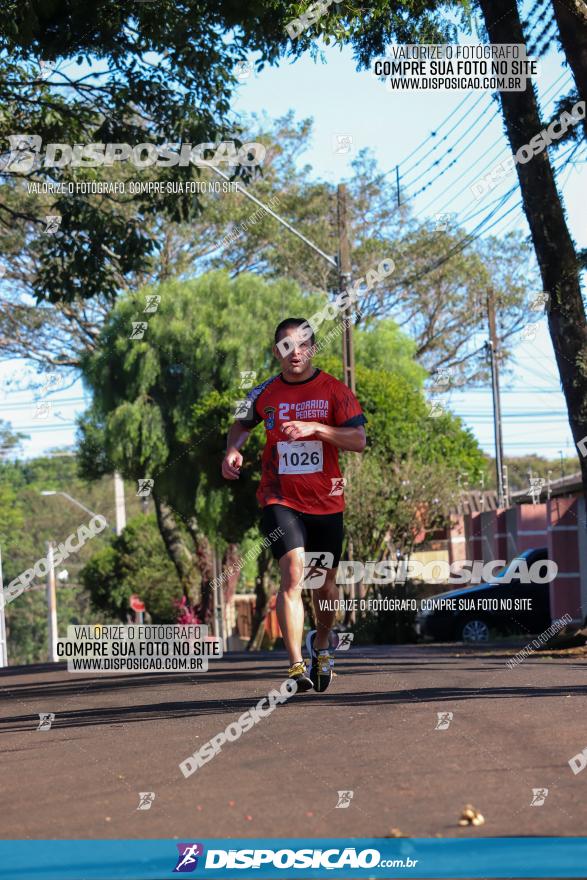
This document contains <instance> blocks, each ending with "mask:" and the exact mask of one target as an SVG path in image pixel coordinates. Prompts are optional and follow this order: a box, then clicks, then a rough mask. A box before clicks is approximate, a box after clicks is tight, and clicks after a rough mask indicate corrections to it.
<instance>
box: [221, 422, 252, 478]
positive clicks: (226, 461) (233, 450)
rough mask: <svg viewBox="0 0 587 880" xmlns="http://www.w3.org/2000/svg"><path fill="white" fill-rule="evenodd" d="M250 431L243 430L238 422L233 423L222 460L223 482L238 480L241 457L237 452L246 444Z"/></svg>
mask: <svg viewBox="0 0 587 880" xmlns="http://www.w3.org/2000/svg"><path fill="white" fill-rule="evenodd" d="M249 434H250V431H247V429H246V428H243V426H242V425H241V423H240V422H234V424H233V425H231V428H230V430H229V432H228V437H227V438H226V455H225V456H224V458H223V460H222V476H223V477H224V479H225V480H238V478H239V477H240V469H241V465H242V463H243V457H242V455H241V454H240V452H239V449H241V447H242V446H244V444H245V443H246V442H247V437H248V436H249Z"/></svg>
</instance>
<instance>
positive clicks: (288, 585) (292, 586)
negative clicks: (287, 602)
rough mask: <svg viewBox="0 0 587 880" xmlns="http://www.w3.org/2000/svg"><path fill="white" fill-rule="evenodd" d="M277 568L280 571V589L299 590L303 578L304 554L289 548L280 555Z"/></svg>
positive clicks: (282, 590) (286, 590)
mask: <svg viewBox="0 0 587 880" xmlns="http://www.w3.org/2000/svg"><path fill="white" fill-rule="evenodd" d="M279 568H280V571H281V586H280V591H281V592H285V593H289V592H292V591H296V590H301V589H302V586H303V580H304V555H303V551H302V553H301V554H300V553H299V552H297V551H295V550H291V551H290V552H289V553H286V554H285V556H282V557H281V559H280V560H279Z"/></svg>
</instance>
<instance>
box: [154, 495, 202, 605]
mask: <svg viewBox="0 0 587 880" xmlns="http://www.w3.org/2000/svg"><path fill="white" fill-rule="evenodd" d="M153 503H154V505H155V512H156V514H157V524H158V526H159V531H160V532H161V537H162V538H163V541H164V543H165V548H166V550H167V553H168V555H169V558H170V559H171V561H172V562H173V564H174V565H175V570H176V571H177V575H178V577H179V580H180V583H181V588H182V590H183V595H184V596H185V598H186V600H187V601H188V602H189V603H190V605H193V604H194V603H196V604H197V602H198V594H199V589H198V587H199V577H198V569H197V567H196V564H195V559H194V557H193V555H192V554H191V553H190V551H189V550H188V548H187V547H186V545H185V544H184V541H183V539H182V537H181V532H180V531H179V528H178V525H177V522H176V521H175V517H174V515H173V510H172V508H171V507H170V506H169V504H167V502H166V501H164V500H163V499H162V498H160V497H159V496H158V495H156V494H155V493H153Z"/></svg>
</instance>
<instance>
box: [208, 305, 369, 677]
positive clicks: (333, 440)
mask: <svg viewBox="0 0 587 880" xmlns="http://www.w3.org/2000/svg"><path fill="white" fill-rule="evenodd" d="M309 329H311V328H309V325H308V323H307V321H305V320H304V319H303V318H286V320H285V321H282V322H281V323H280V324H279V325H278V327H277V329H276V330H275V344H274V346H273V354H274V355H275V357H276V358H277V360H278V361H279V365H280V367H281V372H280V373H277V375H275V376H272V377H271V378H270V379H267V380H266V381H265V382H262V383H261V384H260V385H257V387H256V388H253V389H252V391H250V392H249V394H248V401H249V412H248V413H247V414H246V415H245V416H243V417H242V418H241V417H240V416H239V418H238V419H237V421H235V422H234V424H233V425H232V427H231V429H230V431H229V432H228V439H227V445H226V455H225V456H224V460H223V462H222V475H223V476H224V477H225V478H226V479H227V480H238V478H239V475H240V469H241V466H242V463H243V457H242V455H241V453H240V451H239V450H240V449H241V448H242V446H243V445H244V443H245V442H246V440H247V437H248V436H249V433H250V431H251V430H252V429H253V428H254V427H255V426H256V425H258V424H260V423H261V422H264V423H265V431H266V443H265V448H264V450H263V456H262V459H261V482H260V484H259V488H258V490H257V499H258V500H259V504H260V505H261V507H262V508H263V510H262V518H261V527H262V531H263V534H264V535H265V536H266V537H268V536H269V535H270V534H271V532H274V531H275V530H277V529H280V531H279V532H277V534H279V535H280V537H279V538H278V539H277V540H274V541H272V544H271V549H272V552H273V556H274V557H275V559H277V560H278V562H279V569H280V573H281V586H280V590H279V593H278V595H277V618H278V620H279V626H280V627H281V632H282V635H283V641H284V643H285V647H286V648H287V652H288V654H289V661H290V664H291V666H290V669H289V677H290V678H292V679H294V680H295V681H296V683H297V685H298V690H299V691H306V690H310V689H311V688H314V689H315V690H317V691H319V692H322V691H325V690H326V688H327V687H328V685H329V684H330V680H331V678H332V666H333V663H334V661H333V659H332V658H331V656H330V650H329V647H330V639H329V636H330V631H331V629H332V626H333V624H334V618H335V614H336V612H335V611H333V610H328V607H330V608H333V607H334V606H333V605H332V604H331V603H332V602H333V601H335V600H337V599H338V598H339V593H338V586H337V584H336V569H337V566H338V563H339V561H340V555H341V553H342V542H343V513H342V512H343V510H344V494H343V479H342V475H341V472H340V468H339V465H338V450H339V449H343V450H348V451H351V452H362V451H363V450H364V448H365V444H366V437H365V429H364V427H363V425H364V424H365V422H366V421H367V420H366V418H365V416H364V415H363V413H362V411H361V406H360V404H359V402H358V400H357V398H356V397H355V395H354V394H353V393H352V391H351V390H350V389H349V388H347V386H346V385H344V384H343V383H342V382H339V380H338V379H335V377H334V376H331V375H329V374H328V373H325V372H323V371H322V370H319V369H316V368H315V367H314V366H312V356H313V354H314V345H315V339H314V334H313V333H312V335H311V336H310V337H309V338H308V335H309V333H308V331H309ZM282 533H283V534H282ZM304 554H306V556H307V559H306V561H305V557H304ZM304 565H306V578H305V583H304ZM312 579H315V581H316V584H317V586H316V587H313V588H312V584H311V580H312ZM318 584H321V585H320V586H318ZM303 586H306V587H308V586H309V587H311V588H312V599H313V602H314V611H315V615H316V621H317V630H312V631H311V632H310V633H309V634H308V637H307V639H306V646H307V649H308V653H309V655H310V668H309V670H308V669H307V667H306V664H305V662H304V660H303V658H302V651H301V643H302V636H303V631H304V606H303V603H302V587H303ZM324 599H328V600H330V601H329V603H328V605H327V606H326V607H324V608H321V607H320V601H321V600H324Z"/></svg>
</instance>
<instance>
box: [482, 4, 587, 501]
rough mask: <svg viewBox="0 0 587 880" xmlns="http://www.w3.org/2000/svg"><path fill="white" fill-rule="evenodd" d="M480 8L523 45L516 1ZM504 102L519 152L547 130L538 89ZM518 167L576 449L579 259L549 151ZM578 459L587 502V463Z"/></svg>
mask: <svg viewBox="0 0 587 880" xmlns="http://www.w3.org/2000/svg"><path fill="white" fill-rule="evenodd" d="M479 5H480V7H481V10H482V12H483V16H484V19H485V25H486V28H487V31H488V34H489V37H490V40H491V42H492V43H495V44H497V43H520V44H523V43H524V35H523V31H522V24H521V22H520V16H519V13H518V8H517V5H516V0H479ZM575 27H576V23H575ZM500 101H501V107H502V111H503V116H504V119H505V125H506V130H507V134H508V138H509V141H510V144H511V147H512V150H513V151H514V153H515V152H516V151H517V150H518V148H519V147H521V146H523V145H525V144H528V143H529V141H530V139H531V138H532V137H533V136H534V135H535V134H538V132H540V131H541V129H542V127H543V126H542V123H541V120H540V114H539V112H538V104H537V100H536V93H535V90H534V86H533V85H531V84H530V83H529V84H528V85H527V87H526V90H525V91H523V92H500ZM516 168H517V173H518V179H519V181H520V187H521V190H522V200H523V205H524V211H525V214H526V218H527V220H528V224H529V226H530V232H531V235H532V241H533V243H534V249H535V251H536V257H537V259H538V264H539V267H540V274H541V277H542V284H543V288H544V290H545V291H546V292H548V294H549V295H550V304H549V306H548V327H549V330H550V338H551V339H552V345H553V348H554V353H555V357H556V362H557V366H558V371H559V375H560V378H561V383H562V387H563V393H564V395H565V399H566V403H567V409H568V412H569V424H570V426H571V431H572V433H573V438H574V440H575V445H577V444H578V443H579V441H580V440H581V439H582V438H584V437H585V436H586V435H587V323H586V320H585V309H584V307H583V299H582V296H581V288H580V284H579V267H578V261H577V255H576V253H575V248H574V245H573V241H572V239H571V236H570V233H569V230H568V228H567V224H566V220H565V213H564V209H563V206H562V204H561V200H560V197H559V194H558V191H557V188H556V183H555V180H554V174H553V171H552V167H551V164H550V160H549V158H548V155H547V152H546V150H544V151H543V152H541V153H539V154H538V155H536V156H534V157H533V158H532V159H530V161H529V162H526V163H524V164H522V163H517V164H516ZM578 456H579V461H580V462H581V472H582V477H583V492H584V494H585V496H586V497H587V460H586V458H585V456H583V455H581V454H580V452H579V453H578Z"/></svg>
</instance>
